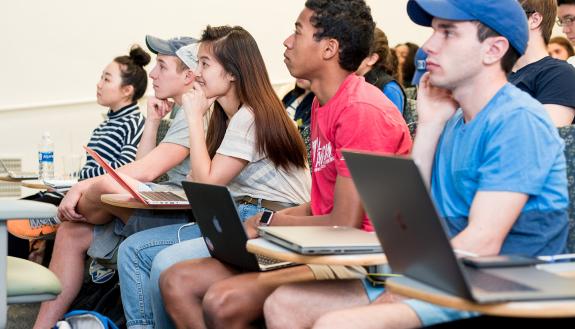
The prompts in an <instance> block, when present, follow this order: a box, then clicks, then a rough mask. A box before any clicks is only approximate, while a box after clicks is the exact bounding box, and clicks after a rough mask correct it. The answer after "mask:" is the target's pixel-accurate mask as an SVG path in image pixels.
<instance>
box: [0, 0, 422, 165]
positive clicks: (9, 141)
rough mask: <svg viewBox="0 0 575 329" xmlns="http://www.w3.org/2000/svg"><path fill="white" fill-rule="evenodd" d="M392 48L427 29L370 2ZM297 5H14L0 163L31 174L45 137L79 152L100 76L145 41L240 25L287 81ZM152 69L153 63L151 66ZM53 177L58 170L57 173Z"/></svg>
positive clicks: (1, 84) (389, 5)
mask: <svg viewBox="0 0 575 329" xmlns="http://www.w3.org/2000/svg"><path fill="white" fill-rule="evenodd" d="M367 2H368V4H369V5H370V6H371V8H372V13H373V16H374V19H375V21H376V22H377V24H378V26H379V27H381V28H382V29H383V30H384V31H385V32H386V33H387V35H388V37H389V39H390V44H391V45H395V44H397V43H399V42H405V41H411V42H415V43H418V44H421V43H422V42H423V41H424V40H425V39H426V37H427V36H428V35H429V33H430V32H429V30H428V29H425V28H422V27H419V26H416V25H415V24H413V23H411V22H410V20H409V18H408V17H407V14H406V12H405V4H406V2H407V0H385V1H383V0H367ZM303 4H304V0H300V1H295V0H282V1H276V0H242V1H238V0H236V1H232V0H211V1H198V0H188V1H185V0H163V1H150V0H122V1H113V0H99V1H78V0H53V1H42V0H18V1H3V3H2V9H1V10H0V31H1V32H0V36H1V37H0V73H1V76H0V156H6V155H10V156H12V155H15V156H21V157H23V165H24V169H27V170H33V169H35V168H36V152H37V143H38V142H39V140H40V135H41V133H42V131H43V130H49V131H50V132H51V133H52V135H53V138H54V140H55V144H56V153H57V154H56V161H57V162H56V166H57V167H58V161H59V155H62V154H66V153H70V152H80V151H81V149H80V146H81V145H82V144H84V143H86V141H87V140H88V137H89V135H90V133H91V131H92V130H93V129H94V128H95V127H96V126H97V125H98V123H99V122H100V121H101V120H102V116H101V113H102V112H103V111H104V109H102V108H100V107H99V106H98V105H97V104H96V103H95V96H94V92H95V84H96V82H97V80H98V77H99V75H100V72H101V70H102V68H103V67H104V66H105V65H106V64H107V63H108V62H109V61H110V60H111V59H112V58H113V57H115V56H117V55H121V54H125V53H126V52H127V50H128V48H129V46H130V45H131V44H133V43H140V44H142V45H143V41H144V36H145V35H146V34H148V33H149V34H152V35H155V36H159V37H165V38H169V37H172V36H179V35H191V36H199V34H200V32H201V31H202V29H203V28H204V27H205V26H206V25H207V24H212V25H222V24H230V25H242V26H243V27H245V28H246V29H247V30H248V31H250V32H251V33H252V34H253V35H254V37H255V39H256V40H257V41H258V44H259V46H260V49H261V51H262V54H263V56H264V59H265V60H266V64H267V66H268V70H269V74H270V77H271V79H272V81H273V82H274V83H282V82H288V81H291V80H292V79H291V77H290V76H289V73H288V72H287V70H286V69H285V65H284V64H283V55H282V54H283V51H284V48H283V46H282V42H283V40H284V39H285V38H286V37H287V36H288V35H289V34H290V33H291V32H292V31H293V23H294V21H295V19H296V17H297V15H298V14H299V12H300V11H301V9H302V8H303ZM150 67H151V65H150ZM57 170H58V169H57Z"/></svg>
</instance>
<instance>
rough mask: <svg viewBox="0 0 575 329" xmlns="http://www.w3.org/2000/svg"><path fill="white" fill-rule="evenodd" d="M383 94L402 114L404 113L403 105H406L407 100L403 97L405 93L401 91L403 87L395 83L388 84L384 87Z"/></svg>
mask: <svg viewBox="0 0 575 329" xmlns="http://www.w3.org/2000/svg"><path fill="white" fill-rule="evenodd" d="M383 93H384V94H385V96H387V98H389V100H390V101H391V102H392V103H393V104H394V105H395V107H397V109H398V110H399V112H400V113H403V104H404V103H405V98H404V97H403V92H402V91H401V86H400V85H399V84H397V82H395V81H391V82H389V83H387V84H386V85H385V86H384V87H383Z"/></svg>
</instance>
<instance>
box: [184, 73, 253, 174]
mask: <svg viewBox="0 0 575 329" xmlns="http://www.w3.org/2000/svg"><path fill="white" fill-rule="evenodd" d="M214 101H215V98H211V99H208V98H206V96H205V94H204V92H203V90H202V89H201V87H199V85H198V84H197V83H194V88H193V89H191V90H189V91H188V92H187V93H186V94H184V95H183V96H182V106H183V109H184V111H185V113H186V119H187V120H188V128H189V129H190V175H189V176H190V178H191V179H192V180H193V181H195V182H200V183H207V184H216V185H227V184H228V183H229V182H230V181H231V180H232V179H233V178H234V177H236V176H237V175H238V174H239V173H240V172H241V171H242V170H243V169H244V167H245V166H246V165H247V164H248V161H246V160H244V159H240V158H235V157H231V156H226V155H221V154H216V155H215V156H214V157H213V159H212V158H210V155H209V153H208V148H207V146H206V138H205V132H204V122H203V117H204V115H205V113H206V112H207V111H208V109H209V108H210V106H211V105H212V104H213V103H214Z"/></svg>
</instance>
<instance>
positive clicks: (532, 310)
mask: <svg viewBox="0 0 575 329" xmlns="http://www.w3.org/2000/svg"><path fill="white" fill-rule="evenodd" d="M558 274H560V275H563V276H568V277H573V278H574V280H575V272H563V273H558ZM386 287H388V288H389V289H390V290H391V291H392V292H394V293H397V294H400V295H403V296H407V297H410V298H416V299H420V300H423V301H426V302H429V303H433V304H437V305H441V306H445V307H451V308H455V309H459V310H465V311H476V312H481V313H484V314H487V315H495V316H508V317H526V318H527V317H530V318H561V317H574V316H575V299H567V300H546V301H525V302H508V303H497V304H476V303H473V302H471V301H469V300H466V299H463V298H460V297H456V296H453V295H450V294H448V293H445V292H443V291H439V290H433V291H432V290H430V289H426V288H423V287H422V288H419V287H417V286H413V285H411V284H409V285H407V284H404V283H403V282H402V279H401V278H390V279H388V280H387V281H386Z"/></svg>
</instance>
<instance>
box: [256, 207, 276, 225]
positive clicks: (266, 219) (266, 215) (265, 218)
mask: <svg viewBox="0 0 575 329" xmlns="http://www.w3.org/2000/svg"><path fill="white" fill-rule="evenodd" d="M273 216H274V212H273V211H271V210H264V212H263V213H262V217H260V222H259V226H269V225H270V224H271V223H272V217H273Z"/></svg>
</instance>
